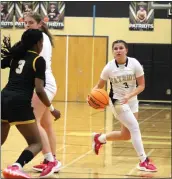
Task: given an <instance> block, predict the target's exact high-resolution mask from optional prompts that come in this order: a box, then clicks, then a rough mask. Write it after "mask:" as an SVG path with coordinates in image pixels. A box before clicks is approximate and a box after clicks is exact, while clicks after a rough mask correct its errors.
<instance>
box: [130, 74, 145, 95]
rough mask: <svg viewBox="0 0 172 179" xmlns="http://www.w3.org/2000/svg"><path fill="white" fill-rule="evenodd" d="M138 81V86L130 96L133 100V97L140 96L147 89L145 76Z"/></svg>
mask: <svg viewBox="0 0 172 179" xmlns="http://www.w3.org/2000/svg"><path fill="white" fill-rule="evenodd" d="M136 81H137V84H138V86H137V88H136V89H135V90H133V91H132V92H131V93H130V94H129V96H130V98H132V97H133V96H137V95H138V94H140V93H141V92H142V91H143V90H144V89H145V77H144V75H142V76H140V77H138V78H136Z"/></svg>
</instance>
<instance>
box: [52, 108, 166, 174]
mask: <svg viewBox="0 0 172 179" xmlns="http://www.w3.org/2000/svg"><path fill="white" fill-rule="evenodd" d="M161 111H163V110H161ZM161 111H158V112H157V113H155V114H154V115H152V116H150V117H148V118H146V119H145V120H143V121H142V122H141V123H143V122H145V121H147V120H148V119H150V118H151V117H153V116H155V115H157V114H159V113H160V112H161ZM154 150H155V149H151V150H150V151H149V152H148V153H147V156H149V155H150V154H151V153H152V152H153V151H154ZM92 151H93V150H92V149H91V150H89V151H88V152H86V153H85V154H83V155H81V156H79V157H77V158H76V159H74V160H72V161H71V162H69V163H68V164H66V165H65V166H63V167H61V168H60V171H61V169H62V170H63V169H65V168H66V167H68V166H70V165H72V164H73V163H75V162H77V161H78V160H80V159H82V158H84V157H85V156H87V155H88V154H89V153H91V152H92ZM134 169H135V168H133V169H132V170H133V171H134ZM54 175H55V176H58V175H57V174H54ZM125 177H126V176H125Z"/></svg>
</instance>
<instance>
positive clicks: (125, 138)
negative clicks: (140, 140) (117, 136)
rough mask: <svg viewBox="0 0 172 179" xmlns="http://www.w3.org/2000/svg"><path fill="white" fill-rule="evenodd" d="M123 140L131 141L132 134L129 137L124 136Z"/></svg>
mask: <svg viewBox="0 0 172 179" xmlns="http://www.w3.org/2000/svg"><path fill="white" fill-rule="evenodd" d="M122 139H123V140H130V139H131V135H130V134H128V135H123V136H122Z"/></svg>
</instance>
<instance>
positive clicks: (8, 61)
mask: <svg viewBox="0 0 172 179" xmlns="http://www.w3.org/2000/svg"><path fill="white" fill-rule="evenodd" d="M11 62H12V59H11V58H8V57H6V58H3V59H2V60H1V68H2V69H5V68H10V66H11Z"/></svg>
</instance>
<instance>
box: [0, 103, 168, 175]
mask: <svg viewBox="0 0 172 179" xmlns="http://www.w3.org/2000/svg"><path fill="white" fill-rule="evenodd" d="M54 105H55V106H56V107H57V108H58V109H59V110H60V111H61V113H62V118H61V119H60V120H58V121H56V122H54V130H55V132H56V135H57V152H56V155H57V158H58V159H59V160H60V161H61V162H62V164H63V166H62V168H61V171H60V172H59V173H57V174H54V175H53V176H52V178H170V177H171V107H170V106H162V105H161V106H157V105H156V106H155V105H140V113H139V123H140V128H141V132H142V138H143V143H144V147H145V151H146V153H147V154H148V155H150V156H151V159H152V160H153V162H154V163H155V164H156V165H157V167H158V172H155V173H149V172H141V171H138V170H137V169H136V165H137V163H138V158H137V156H136V153H135V151H134V149H133V147H132V144H131V141H120V142H119V141H116V142H108V143H107V144H106V145H104V146H103V148H102V149H101V151H100V155H99V156H96V155H95V154H94V153H93V151H92V149H91V133H92V132H94V131H96V132H108V131H111V130H118V129H119V128H120V125H119V123H118V121H117V120H116V119H113V118H112V115H111V111H110V109H108V108H107V110H106V112H104V111H98V110H94V109H91V108H90V107H88V105H87V104H86V103H75V102H69V103H63V102H57V103H54ZM25 146H26V142H25V141H24V139H23V138H22V136H21V135H20V134H19V132H18V131H17V130H16V128H15V127H12V128H11V131H10V134H9V136H8V139H7V141H6V143H5V144H4V145H3V146H2V148H1V169H3V168H4V167H6V166H7V165H9V164H12V163H13V162H15V160H16V159H17V157H18V155H19V154H20V152H21V151H22V150H23V149H24V148H25ZM41 160H42V155H41V154H39V155H38V156H36V158H35V159H34V160H33V161H32V162H30V163H29V164H27V165H26V166H25V168H24V169H25V170H26V171H27V172H29V173H30V174H31V175H32V177H33V178H36V177H39V173H36V172H34V171H32V169H31V167H32V165H34V164H39V163H40V162H41ZM1 176H2V174H1Z"/></svg>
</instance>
